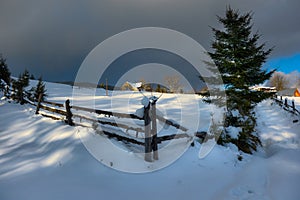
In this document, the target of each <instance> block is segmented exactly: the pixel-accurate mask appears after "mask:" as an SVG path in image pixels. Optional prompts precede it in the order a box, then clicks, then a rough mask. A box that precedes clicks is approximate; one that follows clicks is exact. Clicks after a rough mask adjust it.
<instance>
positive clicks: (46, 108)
mask: <svg viewBox="0 0 300 200" xmlns="http://www.w3.org/2000/svg"><path fill="white" fill-rule="evenodd" d="M40 108H42V109H44V110H48V111H50V112H54V113H57V114H61V115H64V116H66V115H67V112H66V111H64V110H59V109H56V108H51V107H48V106H45V105H43V104H41V105H40Z"/></svg>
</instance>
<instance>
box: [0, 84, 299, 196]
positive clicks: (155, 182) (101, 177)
mask: <svg viewBox="0 0 300 200" xmlns="http://www.w3.org/2000/svg"><path fill="white" fill-rule="evenodd" d="M47 84H49V85H50V86H51V83H47ZM62 87H69V86H62ZM59 88H60V85H59V84H53V85H52V87H49V88H47V89H48V94H49V99H52V100H54V99H55V100H57V101H59V100H61V101H62V102H63V101H64V100H65V98H66V96H67V95H68V94H70V95H71V90H70V88H64V89H62V88H61V89H59ZM67 90H70V93H68V91H67ZM51 92H52V93H51ZM100 93H101V91H100ZM128 95H132V94H126V93H123V94H120V95H119V96H118V98H119V99H121V100H122V97H123V98H124V99H125V98H128ZM69 97H71V96H69ZM107 98H109V97H104V96H100V95H99V97H98V98H97V99H98V100H97V101H98V102H99V104H101V105H99V106H100V107H102V108H105V107H106V108H108V107H109V105H107V104H106V103H110V102H109V100H108V99H107ZM164 98H165V100H162V101H161V102H162V105H164V106H169V108H170V107H171V108H172V105H173V106H174V105H177V104H170V103H169V104H168V102H169V101H171V100H172V98H171V97H168V96H167V95H166V96H165V97H164ZM183 98H184V97H183ZM134 99H135V98H133V101H137V102H138V101H139V97H136V100H134ZM186 99H187V98H186ZM188 103H189V101H188V100H186V101H184V106H189V105H188ZM116 105H117V104H116ZM121 105H122V104H120V105H119V106H116V108H118V109H120V110H121V111H122V109H123V108H122V106H121ZM132 105H134V103H132ZM133 107H134V106H133ZM133 109H135V108H133ZM161 109H162V108H161ZM162 110H163V109H162ZM34 111H35V110H34V107H32V106H30V105H24V106H21V105H18V104H15V103H13V102H11V103H8V102H7V101H3V100H2V101H1V102H0V113H1V115H0V199H1V200H2V199H3V200H14V199H15V200H19V199H28V200H29V199H30V200H35V199H36V200H40V199H45V200H48V199H49V200H50V199H51V200H52V199H72V200H76V199H84V198H85V199H146V200H147V199H153V198H158V199H172V200H174V199H230V200H231V199H253V200H254V199H262V200H263V199H267V200H269V199H270V200H273V199H278V200H281V199H291V200H293V199H294V200H297V199H299V198H300V192H299V190H298V185H299V184H300V156H299V155H300V146H299V141H300V138H299V130H300V123H292V121H293V120H294V119H295V117H294V116H292V115H290V114H289V113H286V112H285V111H283V110H281V109H280V107H279V106H277V105H274V104H272V102H271V101H264V102H262V103H261V104H259V106H258V108H257V117H258V127H257V129H258V132H259V133H260V136H261V138H262V141H263V144H264V146H263V148H262V149H261V150H260V151H259V152H258V153H256V154H254V155H245V154H243V160H242V161H238V159H237V155H238V154H239V152H238V151H237V150H236V149H235V148H234V147H231V148H229V147H228V148H226V147H222V146H215V148H214V149H213V150H212V152H211V153H210V154H209V155H208V156H207V157H205V158H204V159H199V158H198V154H199V149H200V147H201V145H200V144H198V143H196V145H195V146H194V147H190V148H189V149H188V150H187V152H185V153H184V154H183V156H182V157H181V158H179V159H178V160H177V161H176V162H175V163H173V164H172V165H170V166H168V167H166V168H164V169H161V170H158V171H156V172H152V173H146V174H130V173H124V172H119V171H116V170H114V169H111V168H109V167H106V166H104V165H103V164H101V163H100V162H98V161H97V160H96V159H94V158H93V157H92V156H91V154H89V152H88V151H87V150H86V148H85V147H84V145H83V144H82V143H81V141H80V139H79V136H78V132H85V133H87V134H92V129H89V128H83V127H70V126H67V125H65V124H64V123H62V122H60V121H53V120H51V119H48V118H43V117H42V116H39V115H34ZM123 111H124V110H123ZM126 111H128V110H126ZM175 111H176V107H175V108H174V110H173V111H172V112H169V113H168V116H169V117H170V118H176V112H175ZM128 112H130V111H128ZM166 112H167V111H166ZM201 112H202V113H203V115H204V116H209V115H210V113H209V112H210V110H209V109H208V108H205V107H204V108H203V109H202V110H201ZM201 123H203V126H207V122H206V123H204V122H201ZM186 125H187V126H188V125H189V124H188V123H187V124H186ZM113 164H114V165H117V163H113ZM153 195H155V196H153Z"/></svg>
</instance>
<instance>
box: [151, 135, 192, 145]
mask: <svg viewBox="0 0 300 200" xmlns="http://www.w3.org/2000/svg"><path fill="white" fill-rule="evenodd" d="M190 137H191V136H190V135H188V134H186V133H180V134H172V135H165V136H160V137H157V143H162V142H163V141H167V140H173V139H179V138H190Z"/></svg>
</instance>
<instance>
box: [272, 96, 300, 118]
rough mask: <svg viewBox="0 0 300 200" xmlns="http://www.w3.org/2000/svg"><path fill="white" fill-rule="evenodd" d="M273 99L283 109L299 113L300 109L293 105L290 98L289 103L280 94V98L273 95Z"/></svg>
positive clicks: (295, 113)
mask: <svg viewBox="0 0 300 200" xmlns="http://www.w3.org/2000/svg"><path fill="white" fill-rule="evenodd" d="M273 100H274V101H275V102H276V103H277V104H278V105H280V106H281V107H282V108H283V109H284V110H285V111H287V112H290V113H292V114H294V115H300V111H299V110H297V108H296V106H295V101H294V100H292V103H291V105H289V102H288V99H287V98H285V99H283V98H282V96H280V98H279V99H278V97H277V96H276V97H274V98H273Z"/></svg>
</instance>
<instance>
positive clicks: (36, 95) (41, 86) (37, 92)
mask: <svg viewBox="0 0 300 200" xmlns="http://www.w3.org/2000/svg"><path fill="white" fill-rule="evenodd" d="M38 80H39V82H38V83H37V85H36V88H35V91H34V100H35V101H38V100H39V95H40V94H42V98H41V100H42V101H44V100H45V97H46V96H47V94H46V91H47V90H46V89H45V83H44V82H43V80H42V77H40V78H39V79H38Z"/></svg>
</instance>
